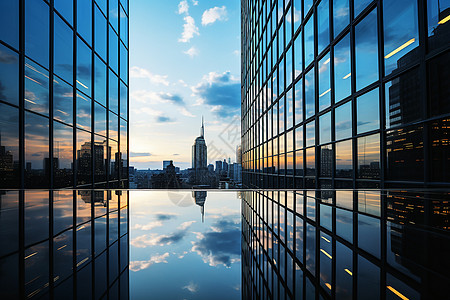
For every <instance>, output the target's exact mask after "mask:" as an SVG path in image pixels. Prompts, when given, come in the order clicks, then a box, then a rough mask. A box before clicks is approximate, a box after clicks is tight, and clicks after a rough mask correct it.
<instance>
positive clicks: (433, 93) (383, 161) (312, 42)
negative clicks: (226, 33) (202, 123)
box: [241, 0, 450, 188]
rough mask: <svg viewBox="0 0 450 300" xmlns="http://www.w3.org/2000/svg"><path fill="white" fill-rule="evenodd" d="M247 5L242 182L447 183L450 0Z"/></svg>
mask: <svg viewBox="0 0 450 300" xmlns="http://www.w3.org/2000/svg"><path fill="white" fill-rule="evenodd" d="M241 3H242V6H241V7H242V22H241V24H242V39H241V40H242V54H241V55H242V59H241V62H242V65H241V66H242V73H241V75H242V80H241V82H242V92H241V95H242V99H241V100H242V152H243V154H242V155H243V182H244V185H245V186H247V187H274V188H324V187H327V188H361V187H367V188H377V187H382V188H383V187H385V188H389V187H404V186H408V187H443V186H449V184H450V172H449V171H448V170H450V159H449V157H450V143H449V133H448V132H449V130H448V125H449V120H450V105H449V103H450V102H449V101H448V99H449V93H450V88H449V87H450V80H449V78H450V76H449V75H450V71H449V68H448V67H447V66H448V65H449V63H450V33H449V32H450V17H449V16H450V7H449V6H450V4H449V3H448V2H443V1H439V0H429V1H424V0H420V1H413V0H404V1H393V0H385V1H381V0H376V1H368V0H367V1H356V0H355V1H353V0H321V1H313V0H303V1H302V0H290V1H289V0H287V1H248V0H243V1H242V2H241Z"/></svg>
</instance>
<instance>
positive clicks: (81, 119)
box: [76, 94, 91, 131]
mask: <svg viewBox="0 0 450 300" xmlns="http://www.w3.org/2000/svg"><path fill="white" fill-rule="evenodd" d="M76 118H77V127H79V128H81V129H84V130H87V131H90V130H91V100H90V99H89V98H88V97H86V96H83V95H80V94H77V116H76Z"/></svg>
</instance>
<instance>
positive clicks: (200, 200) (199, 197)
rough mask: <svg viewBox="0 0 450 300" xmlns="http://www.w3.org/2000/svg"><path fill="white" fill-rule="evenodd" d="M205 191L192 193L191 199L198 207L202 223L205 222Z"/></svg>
mask: <svg viewBox="0 0 450 300" xmlns="http://www.w3.org/2000/svg"><path fill="white" fill-rule="evenodd" d="M206 196H207V191H192V198H194V199H195V204H197V205H198V206H200V212H201V214H202V223H203V222H204V221H205V202H206Z"/></svg>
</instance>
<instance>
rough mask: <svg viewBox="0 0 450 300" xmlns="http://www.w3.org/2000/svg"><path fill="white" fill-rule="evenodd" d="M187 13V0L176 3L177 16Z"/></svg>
mask: <svg viewBox="0 0 450 300" xmlns="http://www.w3.org/2000/svg"><path fill="white" fill-rule="evenodd" d="M188 13H189V4H188V2H187V0H183V1H181V2H180V3H178V14H180V15H181V14H188Z"/></svg>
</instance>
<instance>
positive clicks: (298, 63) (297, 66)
mask: <svg viewBox="0 0 450 300" xmlns="http://www.w3.org/2000/svg"><path fill="white" fill-rule="evenodd" d="M302 71H303V53H302V33H301V32H300V33H299V34H298V36H297V37H296V38H295V41H294V78H297V77H298V76H299V75H300V74H301V73H302Z"/></svg>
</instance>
